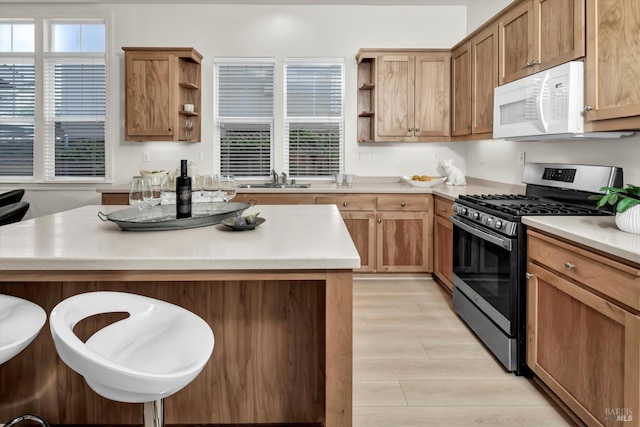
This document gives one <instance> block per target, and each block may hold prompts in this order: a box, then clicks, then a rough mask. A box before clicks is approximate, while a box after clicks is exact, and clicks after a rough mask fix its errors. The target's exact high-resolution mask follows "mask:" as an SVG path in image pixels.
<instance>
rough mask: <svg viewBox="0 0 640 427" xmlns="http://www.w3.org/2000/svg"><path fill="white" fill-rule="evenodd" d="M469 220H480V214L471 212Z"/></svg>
mask: <svg viewBox="0 0 640 427" xmlns="http://www.w3.org/2000/svg"><path fill="white" fill-rule="evenodd" d="M471 218H472V219H475V220H477V219H478V218H480V214H479V213H478V212H473V213H472V214H471Z"/></svg>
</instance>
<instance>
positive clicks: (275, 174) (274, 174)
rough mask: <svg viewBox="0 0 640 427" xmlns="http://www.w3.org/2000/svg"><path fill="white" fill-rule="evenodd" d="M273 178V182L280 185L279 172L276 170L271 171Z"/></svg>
mask: <svg viewBox="0 0 640 427" xmlns="http://www.w3.org/2000/svg"><path fill="white" fill-rule="evenodd" d="M271 177H272V178H273V179H272V180H271V181H272V183H274V184H277V183H278V172H276V170H275V169H271Z"/></svg>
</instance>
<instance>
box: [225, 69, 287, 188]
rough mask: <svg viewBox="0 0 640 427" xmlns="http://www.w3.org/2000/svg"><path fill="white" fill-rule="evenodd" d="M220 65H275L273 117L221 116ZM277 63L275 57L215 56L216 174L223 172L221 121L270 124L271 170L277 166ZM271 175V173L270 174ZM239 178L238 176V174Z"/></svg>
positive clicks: (257, 178)
mask: <svg viewBox="0 0 640 427" xmlns="http://www.w3.org/2000/svg"><path fill="white" fill-rule="evenodd" d="M220 65H236V66H242V65H255V66H265V65H271V66H272V67H273V81H272V87H273V95H272V103H273V104H272V110H271V117H259V116H248V117H232V116H229V117H221V116H220V104H219V102H218V98H219V93H220V92H219V91H220V87H219V86H220V79H219V69H218V67H219V66H220ZM276 76H277V64H276V59H275V58H274V57H214V58H213V126H214V132H213V172H214V173H216V174H219V173H222V157H221V151H222V141H221V137H220V133H221V132H220V126H221V122H224V123H232V124H238V125H248V126H251V125H269V126H270V143H269V146H270V149H269V170H270V171H271V170H273V169H274V168H275V166H274V163H275V150H276V148H277V147H276V144H275V136H274V135H275V132H276V91H277V86H276V79H277V77H276ZM269 175H270V174H269ZM269 175H250V176H249V175H242V176H240V177H239V179H242V180H264V179H266V178H267V177H268V176H269ZM237 178H238V176H237Z"/></svg>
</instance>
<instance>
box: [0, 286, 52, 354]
mask: <svg viewBox="0 0 640 427" xmlns="http://www.w3.org/2000/svg"><path fill="white" fill-rule="evenodd" d="M46 320H47V314H46V313H45V312H44V310H43V309H42V308H41V307H40V306H39V305H37V304H34V303H32V302H31V301H27V300H25V299H22V298H17V297H14V296H10V295H4V294H0V365H1V364H3V363H5V362H6V361H8V360H9V359H11V358H12V357H13V356H15V355H16V354H18V353H20V352H21V351H22V350H24V348H25V347H27V346H28V345H29V344H30V343H31V341H33V340H34V339H35V337H36V336H37V335H38V333H39V332H40V329H42V326H44V322H46Z"/></svg>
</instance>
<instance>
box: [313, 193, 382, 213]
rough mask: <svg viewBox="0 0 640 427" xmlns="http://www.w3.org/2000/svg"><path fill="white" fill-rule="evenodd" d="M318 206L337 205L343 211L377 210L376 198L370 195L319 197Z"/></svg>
mask: <svg viewBox="0 0 640 427" xmlns="http://www.w3.org/2000/svg"><path fill="white" fill-rule="evenodd" d="M316 204H317V205H337V206H338V209H340V210H341V211H373V210H375V208H376V196H372V195H368V194H351V195H344V196H342V195H335V196H334V195H327V196H318V197H316Z"/></svg>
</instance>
